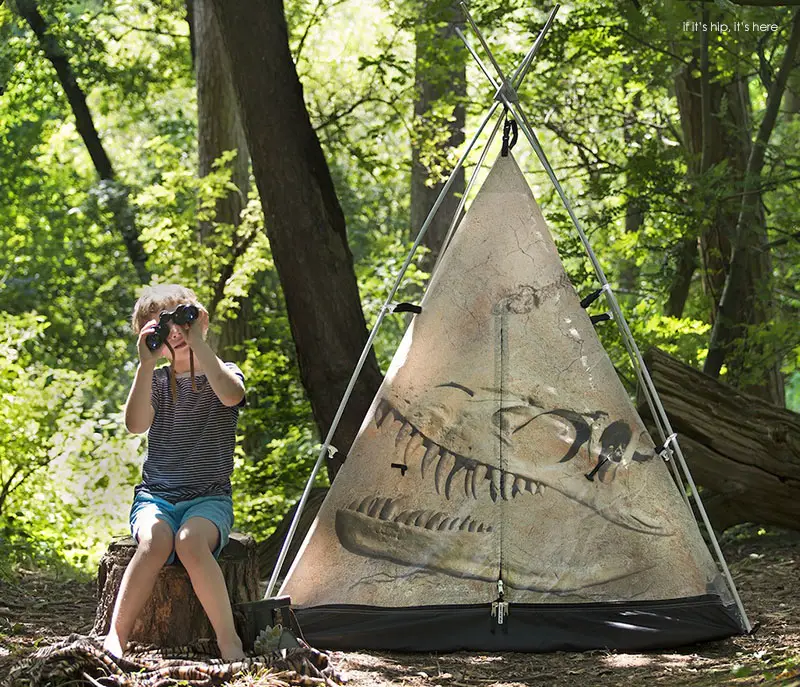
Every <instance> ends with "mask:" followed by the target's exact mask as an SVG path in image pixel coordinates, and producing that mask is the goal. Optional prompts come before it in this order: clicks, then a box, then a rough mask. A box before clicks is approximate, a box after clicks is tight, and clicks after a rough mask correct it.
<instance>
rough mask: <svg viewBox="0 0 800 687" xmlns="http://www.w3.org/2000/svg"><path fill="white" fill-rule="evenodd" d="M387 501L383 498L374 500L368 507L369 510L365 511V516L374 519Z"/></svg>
mask: <svg viewBox="0 0 800 687" xmlns="http://www.w3.org/2000/svg"><path fill="white" fill-rule="evenodd" d="M387 500H388V499H384V498H377V499H375V500H374V501H373V502H372V503H371V504H370V506H369V510H368V511H367V515H369V517H371V518H374V517H375V516H376V515H377V514H378V513H380V510H381V508H383V504H385V503H386V501H387Z"/></svg>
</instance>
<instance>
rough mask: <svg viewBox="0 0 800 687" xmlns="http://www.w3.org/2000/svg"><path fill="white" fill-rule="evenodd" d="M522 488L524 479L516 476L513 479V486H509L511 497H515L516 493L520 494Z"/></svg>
mask: <svg viewBox="0 0 800 687" xmlns="http://www.w3.org/2000/svg"><path fill="white" fill-rule="evenodd" d="M524 488H525V480H523V479H522V477H517V478H516V479H515V480H514V486H513V487H511V497H512V498H517V494H521V493H522V490H523V489H524Z"/></svg>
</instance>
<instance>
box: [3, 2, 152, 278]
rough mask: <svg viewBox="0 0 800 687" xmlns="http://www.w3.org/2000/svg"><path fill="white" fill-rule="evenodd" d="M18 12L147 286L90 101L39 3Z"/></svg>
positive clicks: (131, 222)
mask: <svg viewBox="0 0 800 687" xmlns="http://www.w3.org/2000/svg"><path fill="white" fill-rule="evenodd" d="M15 6H16V10H17V12H18V13H19V15H20V16H21V17H22V18H23V19H25V21H26V22H27V23H28V25H29V26H30V27H31V30H32V31H33V32H34V34H36V38H37V39H38V40H39V44H40V46H41V48H42V51H43V52H44V54H45V57H46V58H47V59H48V60H49V61H50V63H51V64H52V65H53V68H54V69H55V71H56V74H57V75H58V80H59V83H60V84H61V88H62V89H63V90H64V94H65V95H66V96H67V100H68V101H69V104H70V107H71V108H72V113H73V115H74V116H75V125H76V128H77V130H78V133H79V134H80V136H81V138H82V139H83V142H84V144H85V145H86V150H87V151H88V152H89V157H90V158H91V159H92V163H93V164H94V168H95V170H96V171H97V175H98V176H99V177H100V179H101V181H102V182H103V183H104V184H105V186H106V188H105V193H104V194H103V196H104V197H105V198H106V199H107V203H108V208H109V210H110V211H111V213H112V215H113V216H114V219H115V221H116V224H117V228H118V230H119V232H120V234H121V235H122V240H123V242H124V244H125V248H126V249H127V251H128V257H129V258H130V260H131V262H132V263H133V266H134V267H135V269H136V273H137V275H138V276H139V279H140V280H141V281H142V282H143V283H145V284H146V283H148V282H149V281H150V272H149V271H148V269H147V266H146V262H147V255H146V253H145V251H144V247H143V246H142V243H141V241H140V240H139V232H138V230H137V228H136V218H135V215H134V212H133V209H132V208H131V206H130V203H129V202H128V190H127V189H126V188H125V186H124V185H122V184H120V183H119V182H118V181H117V179H116V174H115V173H114V167H113V165H112V164H111V159H110V158H109V156H108V154H107V153H106V150H105V148H104V147H103V142H102V141H101V140H100V135H99V134H98V133H97V128H96V127H95V125H94V119H93V118H92V113H91V111H90V110H89V106H88V104H87V102H86V95H85V94H84V92H83V89H82V88H81V87H80V85H79V84H78V81H77V79H76V78H75V74H74V73H73V71H72V67H71V66H70V63H69V59H68V58H67V55H66V54H65V53H64V51H63V50H62V48H61V46H60V45H59V44H58V41H57V40H56V39H55V38H54V37H53V36H52V35H51V34H50V32H49V26H48V24H47V21H46V20H45V18H44V17H43V16H42V13H41V12H40V11H39V7H38V5H37V4H36V0H16V1H15Z"/></svg>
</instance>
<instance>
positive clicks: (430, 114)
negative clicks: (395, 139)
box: [411, 0, 467, 270]
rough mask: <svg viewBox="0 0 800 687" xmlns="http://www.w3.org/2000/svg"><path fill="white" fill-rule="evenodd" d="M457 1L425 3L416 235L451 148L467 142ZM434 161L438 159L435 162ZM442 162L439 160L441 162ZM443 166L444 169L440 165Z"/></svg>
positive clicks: (437, 242) (458, 182)
mask: <svg viewBox="0 0 800 687" xmlns="http://www.w3.org/2000/svg"><path fill="white" fill-rule="evenodd" d="M463 24H464V19H463V13H462V11H461V8H460V6H459V3H458V2H457V1H456V0H436V1H435V2H427V3H422V4H420V7H419V17H418V21H417V23H416V28H415V31H414V38H415V41H416V56H415V89H416V97H415V99H414V137H413V145H412V149H411V238H412V239H415V238H416V237H417V234H418V233H419V230H420V229H421V228H422V225H423V223H424V222H425V219H426V218H427V216H428V213H429V212H430V210H431V208H432V207H433V204H434V203H435V202H436V199H437V198H438V196H439V194H440V193H441V190H442V188H444V184H445V181H444V180H442V181H439V179H441V177H442V176H444V178H445V180H446V179H447V177H448V176H449V175H450V172H451V169H450V167H451V165H449V164H448V161H447V160H448V152H449V151H452V150H453V149H456V148H458V147H459V146H460V145H461V144H462V143H464V123H465V107H464V103H465V101H466V97H467V79H466V55H467V53H466V51H465V50H464V48H463V45H462V44H461V41H460V39H459V38H458V37H457V36H456V33H455V30H456V29H457V28H462V29H463ZM432 163H434V164H432ZM435 163H438V164H435ZM438 165H441V167H442V169H441V170H439V169H436V167H437V166H438ZM464 188H465V182H464V168H463V167H462V168H461V169H460V170H458V173H457V174H456V178H455V179H454V180H453V184H452V185H451V186H450V189H449V190H448V192H447V196H446V197H445V199H444V200H443V201H442V204H441V206H440V207H439V210H438V211H437V213H436V215H435V216H434V218H433V220H432V221H431V224H430V225H429V226H428V230H427V232H426V233H425V236H424V238H423V241H422V245H424V246H426V247H427V248H428V249H429V251H430V252H429V253H428V255H427V256H426V259H425V261H424V264H423V268H424V269H428V270H430V269H431V268H432V267H433V265H434V263H435V262H436V258H437V257H438V255H439V251H440V250H441V248H442V244H443V243H444V239H445V237H446V235H447V230H448V229H449V228H450V224H451V223H452V221H453V217H454V215H455V212H456V210H457V209H458V204H459V202H460V200H461V197H462V196H463V194H464Z"/></svg>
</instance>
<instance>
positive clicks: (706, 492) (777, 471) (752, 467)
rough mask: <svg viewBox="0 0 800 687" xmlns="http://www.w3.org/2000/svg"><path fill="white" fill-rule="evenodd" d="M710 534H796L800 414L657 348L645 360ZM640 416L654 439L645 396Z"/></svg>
mask: <svg viewBox="0 0 800 687" xmlns="http://www.w3.org/2000/svg"><path fill="white" fill-rule="evenodd" d="M644 360H645V364H646V365H647V369H648V370H649V371H650V375H651V376H652V378H653V383H654V384H655V387H656V390H657V391H658V395H659V397H660V398H661V402H662V403H663V405H664V409H665V410H666V413H667V417H668V418H669V421H670V424H671V425H672V429H673V431H675V432H676V433H677V434H678V441H679V443H680V446H681V449H682V451H683V454H684V456H685V458H686V462H687V464H688V466H689V470H690V471H691V473H692V477H693V478H694V480H695V482H697V483H698V484H699V485H701V486H702V488H703V492H702V494H701V496H702V499H703V505H704V506H705V507H706V510H707V511H708V513H709V517H710V518H711V522H712V524H713V526H714V527H715V529H720V530H724V529H726V528H728V527H730V526H732V525H735V524H737V523H740V522H753V523H757V524H763V525H779V526H781V527H789V528H792V529H800V415H798V414H797V413H793V412H791V411H789V410H786V409H784V408H778V407H777V406H774V405H771V404H769V403H767V402H766V401H763V400H762V399H759V398H757V397H755V396H751V395H749V394H746V393H742V392H741V391H738V390H736V389H734V388H732V387H730V386H727V385H726V384H723V383H721V382H719V381H717V380H716V379H713V378H712V377H709V376H708V375H705V374H703V373H702V372H700V371H699V370H696V369H694V368H692V367H690V366H688V365H685V364H684V363H682V362H680V361H679V360H677V359H675V358H673V357H672V356H670V355H667V354H666V353H664V352H663V351H660V350H658V349H650V350H649V351H648V352H647V353H646V354H645V356H644ZM638 405H639V413H640V415H641V416H642V418H643V419H644V420H645V423H646V424H647V425H648V427H649V429H650V431H651V433H652V435H653V438H654V439H655V440H656V441H659V439H658V434H657V432H655V430H654V425H653V421H652V418H651V416H650V410H649V408H648V406H647V403H646V401H645V400H644V398H643V397H640V399H639V403H638Z"/></svg>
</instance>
